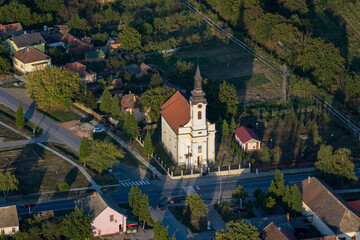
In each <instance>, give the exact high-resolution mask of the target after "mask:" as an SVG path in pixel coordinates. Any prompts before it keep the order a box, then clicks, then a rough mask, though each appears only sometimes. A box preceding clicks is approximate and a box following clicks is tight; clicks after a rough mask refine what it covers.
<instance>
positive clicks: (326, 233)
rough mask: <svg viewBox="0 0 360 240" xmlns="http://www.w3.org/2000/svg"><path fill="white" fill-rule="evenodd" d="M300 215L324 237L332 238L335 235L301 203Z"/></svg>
mask: <svg viewBox="0 0 360 240" xmlns="http://www.w3.org/2000/svg"><path fill="white" fill-rule="evenodd" d="M301 213H302V215H304V216H305V217H307V219H308V221H309V222H310V223H311V224H312V225H313V226H314V227H315V228H316V229H317V230H318V231H319V232H320V233H321V234H323V235H324V236H334V235H335V233H334V232H333V231H331V229H330V228H329V227H328V226H327V225H326V224H325V223H324V222H323V221H322V220H321V219H320V218H319V217H318V216H317V215H316V214H315V213H314V212H313V211H312V210H311V209H310V208H309V207H308V206H307V205H306V204H305V203H304V202H302V210H301Z"/></svg>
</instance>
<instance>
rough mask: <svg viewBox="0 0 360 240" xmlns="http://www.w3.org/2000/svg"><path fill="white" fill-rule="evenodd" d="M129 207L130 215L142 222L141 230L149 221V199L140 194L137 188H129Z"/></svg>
mask: <svg viewBox="0 0 360 240" xmlns="http://www.w3.org/2000/svg"><path fill="white" fill-rule="evenodd" d="M129 205H130V208H131V211H132V213H133V214H134V215H135V216H136V217H138V218H139V220H140V221H143V229H144V228H145V224H146V223H147V222H149V221H150V210H149V197H148V196H147V195H146V194H145V193H144V194H142V193H141V190H140V189H139V186H138V185H136V186H131V189H130V193H129Z"/></svg>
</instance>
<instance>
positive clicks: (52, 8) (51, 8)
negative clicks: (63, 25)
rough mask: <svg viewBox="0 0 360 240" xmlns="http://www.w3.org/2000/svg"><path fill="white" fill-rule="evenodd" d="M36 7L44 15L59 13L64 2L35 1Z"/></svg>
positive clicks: (50, 0)
mask: <svg viewBox="0 0 360 240" xmlns="http://www.w3.org/2000/svg"><path fill="white" fill-rule="evenodd" d="M35 4H36V7H37V8H38V9H40V10H41V11H42V12H44V13H49V12H57V11H59V9H60V8H61V7H62V5H63V4H64V1H63V0H35Z"/></svg>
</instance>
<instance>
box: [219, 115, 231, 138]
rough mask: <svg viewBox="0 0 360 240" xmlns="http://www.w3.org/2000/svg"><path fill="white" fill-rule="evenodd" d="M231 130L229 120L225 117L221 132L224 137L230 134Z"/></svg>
mask: <svg viewBox="0 0 360 240" xmlns="http://www.w3.org/2000/svg"><path fill="white" fill-rule="evenodd" d="M229 132H230V130H229V125H228V123H227V121H226V120H225V119H224V120H223V123H222V125H221V133H222V135H223V136H224V137H226V136H229Z"/></svg>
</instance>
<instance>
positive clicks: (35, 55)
mask: <svg viewBox="0 0 360 240" xmlns="http://www.w3.org/2000/svg"><path fill="white" fill-rule="evenodd" d="M14 58H16V59H18V60H19V61H20V62H22V63H32V62H38V61H43V60H48V59H51V58H50V57H49V56H48V55H46V54H45V53H42V52H40V51H39V50H37V49H35V48H27V49H25V50H23V51H20V52H17V53H15V54H14Z"/></svg>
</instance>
